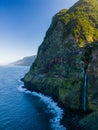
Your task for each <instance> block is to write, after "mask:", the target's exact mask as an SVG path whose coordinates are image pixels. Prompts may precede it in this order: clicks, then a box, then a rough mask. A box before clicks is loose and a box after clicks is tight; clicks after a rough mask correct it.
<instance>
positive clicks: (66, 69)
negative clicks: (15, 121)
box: [24, 0, 98, 130]
mask: <svg viewBox="0 0 98 130" xmlns="http://www.w3.org/2000/svg"><path fill="white" fill-rule="evenodd" d="M85 75H87V80H86V81H85ZM85 82H86V84H87V86H86V97H85V98H86V100H87V102H86V112H89V111H94V113H92V114H91V115H89V116H86V117H84V118H83V117H81V118H83V119H81V120H80V118H79V120H78V121H77V123H76V124H77V125H78V126H80V127H82V128H81V129H83V130H85V129H86V130H87V129H88V128H89V129H90V130H97V128H98V114H96V120H94V117H95V113H98V112H97V111H98V0H93V2H92V1H91V0H79V1H78V2H77V3H76V4H75V5H74V6H72V7H71V8H70V9H69V10H66V9H64V10H62V11H60V12H58V13H57V14H56V15H55V16H54V17H53V20H52V23H51V25H50V27H49V29H48V31H47V32H46V36H45V38H44V41H43V43H42V44H41V46H40V47H39V50H38V54H37V58H36V60H35V62H34V63H33V65H32V66H31V68H30V71H29V72H28V73H27V74H26V75H25V77H24V84H25V86H26V87H27V88H28V89H29V90H32V91H37V92H42V93H44V94H46V95H50V96H52V97H53V98H54V99H55V100H57V101H58V102H59V103H60V104H62V106H63V107H64V108H67V109H69V110H72V111H73V110H75V111H79V110H83V111H85V110H84V109H83V105H84V97H83V96H84V83H85ZM91 117H92V120H93V124H92V127H90V124H91V122H92V120H91V119H90V118H91ZM75 118H77V115H76V117H75ZM73 120H74V119H73ZM85 121H87V123H85ZM96 122H97V123H96ZM88 126H89V127H88Z"/></svg>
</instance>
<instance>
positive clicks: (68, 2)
mask: <svg viewBox="0 0 98 130" xmlns="http://www.w3.org/2000/svg"><path fill="white" fill-rule="evenodd" d="M77 1H78V0H0V64H8V63H10V62H13V61H16V60H18V59H21V58H23V57H25V56H30V55H35V54H37V50H38V47H39V45H40V44H41V43H42V41H43V38H44V36H45V33H46V31H47V29H48V28H49V26H50V24H51V20H52V17H53V16H54V15H55V14H56V13H57V12H59V11H60V10H61V9H63V8H69V7H71V6H72V5H73V4H74V3H75V2H77Z"/></svg>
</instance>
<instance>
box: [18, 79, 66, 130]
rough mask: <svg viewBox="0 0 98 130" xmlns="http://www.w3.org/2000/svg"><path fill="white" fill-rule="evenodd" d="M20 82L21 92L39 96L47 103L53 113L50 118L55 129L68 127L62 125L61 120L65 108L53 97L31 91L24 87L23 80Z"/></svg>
mask: <svg viewBox="0 0 98 130" xmlns="http://www.w3.org/2000/svg"><path fill="white" fill-rule="evenodd" d="M18 82H19V83H20V86H19V87H18V90H19V91H20V92H25V93H26V94H31V95H33V96H37V97H39V98H40V100H41V101H42V102H44V103H45V104H46V105H47V108H48V111H49V113H51V114H52V115H53V118H52V119H50V124H51V128H52V129H53V130H66V128H65V127H64V126H63V125H61V120H62V118H63V110H62V109H61V108H60V107H59V106H58V103H57V102H54V101H53V99H52V98H51V97H49V96H45V95H44V94H42V93H37V92H31V91H29V90H27V89H26V88H23V87H22V86H23V82H22V81H20V80H18Z"/></svg>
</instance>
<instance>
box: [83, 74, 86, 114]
mask: <svg viewBox="0 0 98 130" xmlns="http://www.w3.org/2000/svg"><path fill="white" fill-rule="evenodd" d="M86 90H87V74H86V72H85V75H84V86H83V110H84V111H86V104H87V92H86Z"/></svg>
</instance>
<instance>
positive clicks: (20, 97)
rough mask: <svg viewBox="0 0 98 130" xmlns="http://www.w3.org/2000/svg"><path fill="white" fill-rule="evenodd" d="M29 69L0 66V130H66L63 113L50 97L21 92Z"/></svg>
mask: <svg viewBox="0 0 98 130" xmlns="http://www.w3.org/2000/svg"><path fill="white" fill-rule="evenodd" d="M28 70H29V67H23V66H16V67H15V66H12V67H10V66H1V67H0V130H66V129H65V128H64V126H63V125H61V123H60V121H61V119H62V117H63V110H62V109H61V108H59V107H58V104H57V103H56V102H54V101H53V100H52V98H51V97H47V96H44V95H43V94H41V93H36V92H30V91H28V90H26V89H23V88H22V86H23V83H22V82H21V81H20V79H21V78H23V76H24V75H25V73H26V72H28Z"/></svg>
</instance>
